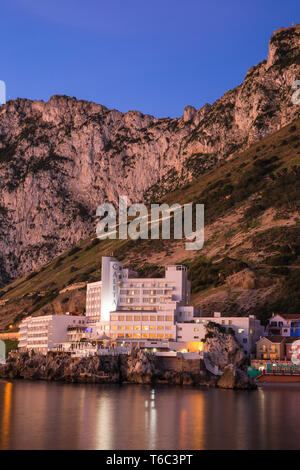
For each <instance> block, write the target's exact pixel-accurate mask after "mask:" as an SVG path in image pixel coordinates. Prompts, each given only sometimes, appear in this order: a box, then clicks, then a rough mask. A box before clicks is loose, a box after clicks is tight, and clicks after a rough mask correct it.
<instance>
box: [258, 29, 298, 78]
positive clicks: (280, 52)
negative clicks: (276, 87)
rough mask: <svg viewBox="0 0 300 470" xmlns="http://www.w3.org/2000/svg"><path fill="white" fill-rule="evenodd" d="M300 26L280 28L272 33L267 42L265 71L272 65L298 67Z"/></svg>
mask: <svg viewBox="0 0 300 470" xmlns="http://www.w3.org/2000/svg"><path fill="white" fill-rule="evenodd" d="M299 48H300V24H298V25H295V26H292V27H289V28H280V29H278V30H277V31H275V32H274V34H273V36H272V37H271V39H270V42H269V54H268V60H267V65H266V67H267V69H269V68H270V67H272V66H273V65H279V66H282V65H286V66H289V65H292V64H293V63H294V64H296V65H300V50H299Z"/></svg>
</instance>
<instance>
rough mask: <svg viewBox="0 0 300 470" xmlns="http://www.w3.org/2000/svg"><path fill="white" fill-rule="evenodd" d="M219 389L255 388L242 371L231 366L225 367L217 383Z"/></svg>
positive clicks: (251, 380) (249, 378)
mask: <svg viewBox="0 0 300 470" xmlns="http://www.w3.org/2000/svg"><path fill="white" fill-rule="evenodd" d="M217 386H218V387H219V388H228V389H239V390H254V389H256V388H257V386H256V384H255V383H254V381H253V379H252V378H251V377H249V375H248V374H247V372H245V371H244V370H241V369H238V368H236V367H234V366H233V365H232V364H230V365H228V366H226V367H225V369H224V372H223V374H222V376H221V377H220V379H219V380H218V382H217Z"/></svg>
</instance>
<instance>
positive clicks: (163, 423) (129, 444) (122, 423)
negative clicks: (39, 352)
mask: <svg viewBox="0 0 300 470" xmlns="http://www.w3.org/2000/svg"><path fill="white" fill-rule="evenodd" d="M293 448H294V449H299V448H300V386H298V387H297V386H281V387H279V386H278V387H276V386H271V387H270V386H269V387H266V388H264V389H259V390H258V391H251V392H245V391H240V392H237V391H227V390H217V389H206V388H203V389H196V388H180V387H155V388H154V387H152V386H146V385H145V386H142V385H122V386H117V385H80V384H75V385H73V384H72V385H71V384H60V383H46V382H29V381H13V382H9V381H0V449H120V450H121V449H293Z"/></svg>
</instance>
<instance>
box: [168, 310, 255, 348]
mask: <svg viewBox="0 0 300 470" xmlns="http://www.w3.org/2000/svg"><path fill="white" fill-rule="evenodd" d="M209 322H214V323H218V324H219V325H222V326H223V327H224V328H225V329H227V330H228V329H229V328H231V329H232V330H233V331H234V333H235V337H236V339H237V340H238V342H239V344H240V345H241V346H242V348H243V349H244V351H245V353H246V354H247V355H249V354H252V353H255V347H256V342H257V341H258V340H259V339H260V338H261V337H262V336H264V327H263V326H262V325H261V323H260V321H259V320H257V319H256V318H255V316H254V315H250V316H249V317H222V315H221V313H219V312H215V313H214V316H213V317H199V318H194V319H193V321H192V322H190V323H181V322H178V323H177V336H176V340H177V341H184V342H187V343H194V342H198V341H200V342H202V341H203V339H204V337H205V334H206V328H205V325H207V323H209ZM194 347H195V345H192V344H191V349H194Z"/></svg>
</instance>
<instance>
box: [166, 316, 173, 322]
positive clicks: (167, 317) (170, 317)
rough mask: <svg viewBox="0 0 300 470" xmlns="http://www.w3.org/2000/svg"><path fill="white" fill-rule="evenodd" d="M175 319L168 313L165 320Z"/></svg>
mask: <svg viewBox="0 0 300 470" xmlns="http://www.w3.org/2000/svg"><path fill="white" fill-rule="evenodd" d="M172 320H173V317H172V316H171V315H167V316H166V317H165V321H172Z"/></svg>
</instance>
